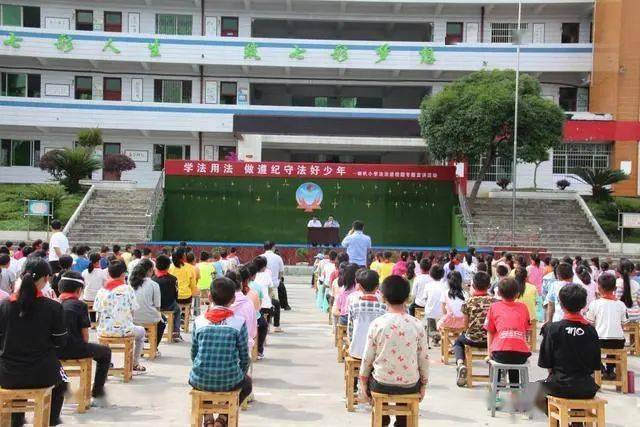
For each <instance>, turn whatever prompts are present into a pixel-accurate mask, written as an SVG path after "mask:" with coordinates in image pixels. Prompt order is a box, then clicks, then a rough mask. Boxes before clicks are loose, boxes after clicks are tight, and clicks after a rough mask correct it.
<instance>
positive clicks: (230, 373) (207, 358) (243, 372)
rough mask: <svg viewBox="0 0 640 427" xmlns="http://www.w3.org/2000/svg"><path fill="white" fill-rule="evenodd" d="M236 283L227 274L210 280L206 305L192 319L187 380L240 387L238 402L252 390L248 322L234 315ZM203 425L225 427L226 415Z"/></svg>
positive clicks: (211, 387)
mask: <svg viewBox="0 0 640 427" xmlns="http://www.w3.org/2000/svg"><path fill="white" fill-rule="evenodd" d="M235 294H236V284H235V283H234V282H233V280H231V279H228V278H226V277H222V278H219V279H215V280H214V281H213V283H211V290H210V294H209V298H210V305H209V309H208V310H207V311H206V312H205V313H203V314H202V315H201V316H198V317H197V318H196V319H195V324H194V328H193V343H192V345H191V361H192V362H193V366H192V367H191V372H190V373H189V384H190V385H191V386H192V387H193V388H195V389H196V390H202V391H232V390H240V403H242V402H244V400H245V399H246V398H247V397H248V396H249V395H250V394H251V388H252V387H251V378H250V377H249V376H248V375H247V372H248V370H249V362H250V360H251V359H250V357H249V348H248V347H247V342H248V337H247V335H248V333H247V326H246V325H245V321H244V319H243V318H242V317H239V316H236V315H234V313H233V311H232V310H231V308H230V307H231V305H232V304H233V302H234V300H235ZM205 425H207V426H215V427H225V426H226V425H227V417H226V416H224V415H219V416H218V419H217V420H215V422H214V421H213V419H207V420H205Z"/></svg>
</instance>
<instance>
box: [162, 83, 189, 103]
mask: <svg viewBox="0 0 640 427" xmlns="http://www.w3.org/2000/svg"><path fill="white" fill-rule="evenodd" d="M153 100H154V102H176V103H182V104H189V103H191V80H154V87H153Z"/></svg>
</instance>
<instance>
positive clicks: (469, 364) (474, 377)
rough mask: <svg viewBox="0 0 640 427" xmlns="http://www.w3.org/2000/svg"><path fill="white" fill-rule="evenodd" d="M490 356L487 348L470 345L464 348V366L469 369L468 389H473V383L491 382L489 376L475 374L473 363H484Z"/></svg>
mask: <svg viewBox="0 0 640 427" xmlns="http://www.w3.org/2000/svg"><path fill="white" fill-rule="evenodd" d="M487 355H488V350H487V347H482V348H480V347H471V346H470V345H465V346H464V365H465V367H466V368H467V387H468V388H473V382H474V381H475V382H484V383H488V382H489V374H488V373H487V374H474V373H473V362H474V361H479V360H480V361H482V362H484V361H485V359H486V357H487Z"/></svg>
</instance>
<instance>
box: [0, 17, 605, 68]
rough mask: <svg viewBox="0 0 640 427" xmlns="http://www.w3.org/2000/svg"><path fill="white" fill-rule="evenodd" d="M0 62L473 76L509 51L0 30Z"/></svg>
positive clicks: (531, 55) (529, 57)
mask: <svg viewBox="0 0 640 427" xmlns="http://www.w3.org/2000/svg"><path fill="white" fill-rule="evenodd" d="M0 38H2V39H3V40H4V41H5V42H6V41H7V40H10V41H9V42H6V43H2V44H0V55H5V56H6V55H11V56H21V57H33V58H40V59H47V58H51V59H60V58H68V59H70V60H86V61H112V62H113V61H122V62H136V63H141V62H142V63H160V64H161V63H173V64H189V65H191V64H196V65H235V66H243V67H246V66H259V67H281V68H282V67H290V68H295V67H303V68H335V69H348V68H351V69H374V70H385V69H388V70H444V71H447V70H451V71H474V70H478V69H480V68H482V67H486V68H490V69H493V68H496V69H505V68H514V67H515V61H516V55H515V51H516V50H515V49H516V48H515V47H514V46H512V45H509V44H491V43H460V44H457V45H444V44H441V43H426V42H425V43H418V42H386V43H385V42H376V41H373V42H372V41H336V40H305V39H265V38H237V39H229V38H225V37H215V38H211V37H195V36H164V35H149V34H146V35H145V34H123V35H117V34H114V33H104V32H86V31H69V32H66V33H60V32H55V31H50V30H45V29H29V30H28V31H27V30H25V29H22V28H11V27H0ZM592 51H593V48H592V45H591V44H587V43H583V44H535V45H525V46H523V47H522V49H521V57H520V69H521V70H522V71H532V72H589V71H591V67H592Z"/></svg>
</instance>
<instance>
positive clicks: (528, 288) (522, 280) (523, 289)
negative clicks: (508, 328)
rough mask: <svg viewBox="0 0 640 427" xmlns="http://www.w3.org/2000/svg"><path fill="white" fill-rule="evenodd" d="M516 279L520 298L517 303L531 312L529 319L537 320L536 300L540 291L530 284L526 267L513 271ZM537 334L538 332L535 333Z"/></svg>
mask: <svg viewBox="0 0 640 427" xmlns="http://www.w3.org/2000/svg"><path fill="white" fill-rule="evenodd" d="M513 271H514V272H515V273H514V277H513V278H514V279H515V281H516V283H517V284H518V298H517V299H516V301H518V302H521V303H523V304H524V305H526V306H527V310H529V319H532V320H533V319H535V318H536V299H537V297H538V291H537V289H536V287H535V286H534V285H533V284H532V283H529V282H528V280H527V279H528V276H527V270H526V269H525V268H524V267H516V268H515V269H514V270H513ZM533 333H536V331H533Z"/></svg>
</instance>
